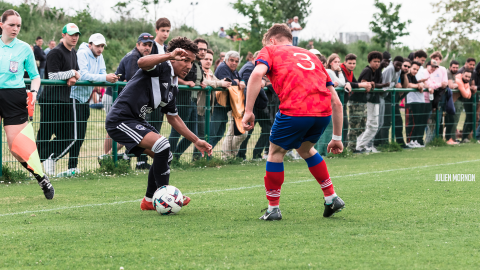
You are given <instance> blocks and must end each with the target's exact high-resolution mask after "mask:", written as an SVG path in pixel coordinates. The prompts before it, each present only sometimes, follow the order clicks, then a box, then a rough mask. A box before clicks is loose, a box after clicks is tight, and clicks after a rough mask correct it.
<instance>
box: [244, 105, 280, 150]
mask: <svg viewBox="0 0 480 270" xmlns="http://www.w3.org/2000/svg"><path fill="white" fill-rule="evenodd" d="M253 114H255V120H256V121H257V122H258V124H259V125H260V128H261V134H260V137H259V138H258V141H257V143H256V144H255V148H254V149H253V158H254V159H255V158H262V152H263V149H266V151H267V152H268V149H269V138H270V130H271V129H272V125H271V123H270V116H269V114H268V107H267V108H265V109H263V110H260V109H256V108H253ZM253 131H254V129H252V130H250V131H249V132H248V135H247V138H246V139H245V140H244V141H243V142H242V144H241V145H240V150H239V151H238V154H237V156H238V157H240V158H243V159H247V155H246V154H247V145H248V141H249V140H250V138H251V136H252V133H253Z"/></svg>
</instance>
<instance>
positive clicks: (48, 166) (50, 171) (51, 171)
mask: <svg viewBox="0 0 480 270" xmlns="http://www.w3.org/2000/svg"><path fill="white" fill-rule="evenodd" d="M52 156H53V154H51V155H50V157H49V158H48V159H46V160H45V161H43V169H44V171H45V173H46V174H47V175H48V176H53V175H55V161H54V160H53V159H52Z"/></svg>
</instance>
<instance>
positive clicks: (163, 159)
mask: <svg viewBox="0 0 480 270" xmlns="http://www.w3.org/2000/svg"><path fill="white" fill-rule="evenodd" d="M196 53H198V48H197V45H195V43H193V42H192V41H191V40H189V39H188V38H186V37H178V38H174V39H172V40H171V41H170V43H169V48H168V53H166V54H156V55H148V56H145V57H142V58H140V59H139V60H138V66H139V68H141V70H139V71H138V72H137V73H136V75H135V76H134V77H133V78H132V79H131V80H130V82H129V83H128V85H127V86H126V87H125V89H123V91H122V94H121V95H120V96H119V97H118V99H117V100H116V101H115V103H114V104H113V106H112V109H111V111H110V113H109V114H108V115H107V119H106V122H105V128H106V130H107V132H108V134H109V135H110V137H111V138H112V139H113V140H115V141H116V142H119V143H121V144H123V145H125V147H126V148H127V151H128V152H129V153H131V154H134V155H136V156H137V157H138V156H139V155H140V154H142V153H145V154H148V155H149V156H150V157H152V158H153V164H152V166H151V167H150V172H149V174H148V186H147V191H146V194H145V197H144V198H143V200H142V203H141V204H140V208H141V209H142V210H154V209H155V208H154V207H153V204H152V197H153V194H154V192H155V191H156V190H157V188H159V187H161V186H164V185H168V184H169V179H170V162H171V161H172V159H173V157H172V153H171V152H170V144H169V143H168V140H167V139H166V138H165V137H163V136H161V135H160V134H159V133H158V131H157V130H156V129H155V128H154V127H153V126H151V125H150V124H149V123H148V122H147V121H146V120H145V116H146V114H149V113H151V112H152V111H154V110H156V109H161V110H162V111H163V112H164V113H165V114H166V117H167V121H168V122H169V123H170V125H172V128H174V129H176V130H177V131H178V132H179V133H180V134H181V135H182V136H184V137H185V138H187V139H188V140H190V141H192V142H193V143H194V144H195V147H197V148H198V149H199V150H200V151H201V152H202V154H203V153H204V152H207V153H208V155H211V153H212V146H211V145H209V144H208V143H207V142H205V141H203V140H200V139H199V138H198V137H197V136H196V135H195V134H193V133H192V132H191V131H190V130H189V129H188V128H187V126H185V123H184V122H183V121H182V119H181V118H180V117H179V116H178V110H177V106H176V99H177V94H178V78H179V77H181V78H184V77H185V76H187V74H188V72H189V71H190V69H191V68H192V63H193V62H194V61H195V58H196V56H195V54H196ZM189 202H190V198H188V197H186V196H184V198H183V205H187V204H188V203H189Z"/></svg>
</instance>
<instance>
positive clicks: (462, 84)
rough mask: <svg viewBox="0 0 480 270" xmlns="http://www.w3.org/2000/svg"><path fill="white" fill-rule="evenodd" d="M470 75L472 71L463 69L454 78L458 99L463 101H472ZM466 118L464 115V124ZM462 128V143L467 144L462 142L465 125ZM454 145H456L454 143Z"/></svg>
mask: <svg viewBox="0 0 480 270" xmlns="http://www.w3.org/2000/svg"><path fill="white" fill-rule="evenodd" d="M472 73H473V72H472V70H470V69H464V70H463V72H462V73H459V74H457V75H456V76H455V82H456V83H457V85H458V90H459V91H460V93H459V94H460V97H461V98H462V99H463V100H471V99H472V95H473V91H472V86H471V85H470V81H471V79H472ZM457 96H458V95H457ZM464 106H465V103H464ZM467 116H468V114H466V115H465V122H467V121H468V120H467V119H468V117H467ZM470 118H471V117H470ZM470 121H473V120H470ZM463 127H464V130H463V134H462V142H468V141H464V140H465V139H464V135H465V128H466V125H465V124H464V125H463ZM467 132H468V131H467ZM468 133H470V132H468ZM468 133H467V136H468ZM465 138H467V140H468V137H466V136H465ZM454 144H456V143H454Z"/></svg>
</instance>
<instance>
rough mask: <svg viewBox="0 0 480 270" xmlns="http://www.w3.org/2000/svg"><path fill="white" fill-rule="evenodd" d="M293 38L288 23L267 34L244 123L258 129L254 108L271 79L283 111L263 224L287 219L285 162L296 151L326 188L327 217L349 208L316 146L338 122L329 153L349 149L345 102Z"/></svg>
mask: <svg viewBox="0 0 480 270" xmlns="http://www.w3.org/2000/svg"><path fill="white" fill-rule="evenodd" d="M292 39H293V38H292V34H291V32H290V29H289V28H288V26H287V25H285V24H274V25H273V26H272V27H271V28H270V29H269V30H268V31H267V33H266V34H265V36H264V40H263V44H264V45H265V47H264V48H263V49H262V50H261V51H260V53H259V55H258V58H257V60H256V64H257V65H256V67H255V69H254V70H253V72H252V75H251V76H250V79H249V86H248V90H247V91H248V94H247V105H246V109H245V115H244V117H243V120H242V123H243V127H244V128H245V130H247V131H248V130H251V129H252V128H253V126H254V125H255V115H254V114H253V107H254V103H255V100H256V99H257V96H258V93H259V91H260V90H261V84H262V78H263V77H264V76H265V75H267V76H268V78H269V79H270V81H271V82H272V84H273V89H275V91H276V93H277V94H278V96H279V98H280V113H277V116H276V118H275V123H274V124H273V127H272V131H271V135H270V150H269V153H268V159H267V167H266V175H265V178H264V180H265V191H266V195H267V200H268V209H267V211H266V212H265V214H264V215H263V216H262V217H260V219H261V220H280V219H282V214H281V212H280V208H279V204H280V192H281V188H282V184H283V182H284V166H283V159H284V157H285V154H286V153H287V151H288V150H290V149H293V148H295V149H296V150H297V152H298V153H299V154H300V156H301V157H302V158H303V159H305V161H306V162H307V165H308V167H309V170H310V172H311V173H312V175H313V176H314V177H315V179H316V180H317V182H318V183H319V184H320V186H321V188H322V191H323V195H324V198H325V204H324V205H325V210H324V212H323V216H324V217H330V216H332V215H333V214H335V213H336V212H338V211H340V210H341V209H343V208H344V206H345V203H344V202H343V200H342V199H340V197H338V196H337V194H336V193H335V190H334V187H333V185H332V183H331V180H330V176H329V174H328V170H327V166H326V164H325V161H324V160H323V159H322V157H321V156H320V155H319V154H318V152H317V151H316V150H315V148H314V146H315V144H316V143H317V141H318V140H319V139H320V137H321V136H322V133H323V131H324V130H325V128H326V127H327V125H328V124H329V123H330V120H331V119H332V118H333V136H332V140H331V141H330V143H329V144H328V148H327V149H328V150H327V151H328V152H332V153H334V154H339V153H341V152H342V151H343V145H342V142H341V140H342V136H341V134H342V120H343V116H342V104H341V102H340V99H339V98H338V95H337V92H336V91H335V89H334V88H333V83H332V80H331V79H330V77H329V76H328V73H327V71H326V70H325V68H324V67H323V65H322V63H321V62H320V60H319V59H318V58H317V57H316V56H315V55H314V54H312V53H311V52H309V51H307V50H305V49H303V48H298V47H296V46H291V45H292ZM289 45H290V46H289ZM332 116H333V117H332Z"/></svg>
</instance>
